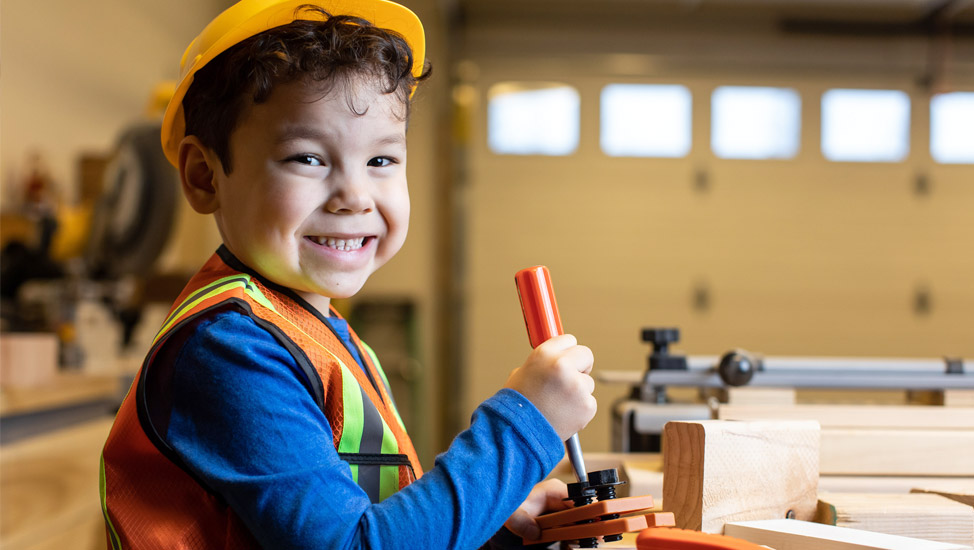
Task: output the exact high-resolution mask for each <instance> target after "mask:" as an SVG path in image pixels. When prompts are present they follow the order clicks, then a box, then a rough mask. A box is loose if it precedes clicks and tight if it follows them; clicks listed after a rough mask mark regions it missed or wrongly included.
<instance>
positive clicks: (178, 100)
mask: <svg viewBox="0 0 974 550" xmlns="http://www.w3.org/2000/svg"><path fill="white" fill-rule="evenodd" d="M306 5H312V6H317V7H320V8H322V9H324V10H325V11H327V12H328V13H330V14H331V15H351V16H354V17H358V18H361V19H365V20H366V21H369V22H371V23H372V24H373V25H375V26H376V27H379V28H383V29H389V30H393V31H396V32H398V33H399V34H401V35H402V36H403V38H405V39H406V43H407V44H409V47H410V48H411V49H412V51H413V74H414V75H415V76H420V75H421V74H422V73H423V64H424V61H425V59H426V37H425V35H424V33H423V24H422V22H420V20H419V17H417V16H416V14H415V13H413V12H412V11H410V10H409V9H408V8H406V7H405V6H401V5H399V4H396V3H395V2H388V1H387V0H241V1H240V2H237V3H236V4H234V5H233V6H230V7H229V8H227V10H226V11H224V12H223V13H221V14H220V15H218V16H216V19H214V20H213V21H210V24H209V25H207V26H206V28H204V29H203V32H201V33H200V34H199V36H197V37H196V38H195V39H194V40H193V41H192V42H191V43H190V44H189V47H188V48H186V52H185V53H183V58H182V60H181V61H180V62H179V84H178V85H177V86H176V91H175V93H174V94H173V96H172V99H171V100H170V101H169V106H168V107H167V108H166V114H165V116H164V117H163V119H162V149H163V151H164V152H165V153H166V158H167V159H169V162H170V163H172V164H173V166H176V165H177V164H178V162H179V142H180V141H182V139H183V137H184V136H185V134H186V118H185V116H184V114H183V97H185V96H186V90H188V89H189V86H190V84H192V83H193V75H194V74H196V71H198V70H200V69H201V68H203V67H204V66H205V65H206V64H207V63H209V62H210V61H211V60H212V59H213V58H214V57H216V56H217V55H219V54H220V53H222V52H224V51H226V50H227V49H229V48H230V47H232V46H233V45H235V44H238V43H240V42H241V41H243V40H246V39H247V38H250V37H251V36H254V35H256V34H259V33H261V32H264V31H266V30H268V29H273V28H275V27H280V26H282V25H287V24H288V23H291V22H293V21H295V20H298V19H304V18H308V19H312V18H314V19H317V18H318V17H319V15H318V14H316V13H314V12H307V14H305V13H303V12H299V11H298V10H297V8H299V7H300V6H306Z"/></svg>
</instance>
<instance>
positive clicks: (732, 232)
mask: <svg viewBox="0 0 974 550" xmlns="http://www.w3.org/2000/svg"><path fill="white" fill-rule="evenodd" d="M403 3H404V4H406V5H407V6H409V7H410V8H412V9H413V10H414V11H416V12H417V14H418V15H419V16H420V18H421V19H422V20H423V22H424V24H425V26H426V30H427V35H428V41H429V50H428V57H429V59H430V60H431V61H432V63H433V68H434V77H433V79H432V80H431V81H429V82H428V83H427V84H425V85H424V86H423V87H422V88H421V89H420V91H419V92H418V93H417V95H416V102H415V106H414V109H413V115H412V120H411V123H410V129H409V149H410V155H409V181H410V188H411V196H412V201H413V213H412V220H411V229H410V235H409V239H408V241H407V243H406V246H405V247H404V248H403V250H402V252H401V253H400V254H399V255H398V256H397V257H396V258H395V259H394V260H393V261H392V262H390V263H389V264H388V265H387V266H386V267H384V268H383V269H381V270H380V271H379V272H378V273H377V274H376V275H375V276H374V277H373V278H372V279H371V280H370V282H369V283H368V284H367V286H366V287H365V289H364V290H363V291H362V292H361V293H360V295H358V296H356V297H355V298H353V299H351V300H346V301H342V303H341V304H340V309H341V310H342V311H343V312H344V313H345V314H346V315H347V316H349V317H350V318H351V319H352V322H353V324H354V326H356V327H357V329H358V331H359V333H360V334H361V335H362V336H363V338H364V339H365V340H366V341H368V342H370V344H372V346H373V347H374V348H376V350H377V351H378V353H379V356H380V358H381V359H382V360H383V364H384V366H385V369H386V371H387V372H388V373H389V375H390V378H391V379H392V384H393V386H394V392H395V393H396V396H397V400H398V402H399V404H400V409H401V412H402V414H403V417H404V418H405V421H406V423H407V424H408V428H409V430H410V433H411V434H412V435H413V438H414V440H415V441H416V444H417V448H418V449H419V452H420V455H421V457H422V460H423V462H424V464H425V465H426V466H427V467H430V466H431V465H432V460H433V457H434V456H435V455H436V453H439V452H441V451H443V450H445V448H446V447H447V445H448V444H449V442H450V440H451V439H452V437H453V436H454V435H455V434H456V433H457V432H458V431H459V430H462V429H463V428H464V427H465V426H466V425H467V423H468V419H469V416H470V413H471V412H472V411H473V409H474V408H475V407H476V405H477V404H478V403H480V402H481V401H482V400H483V399H485V398H487V397H488V396H489V395H491V394H492V393H494V392H495V391H496V390H497V389H499V388H500V387H501V386H502V385H503V383H504V381H505V379H506V377H507V375H508V374H509V372H510V370H511V369H513V368H515V367H517V366H519V365H520V363H521V362H522V361H523V360H524V358H525V357H526V355H527V354H528V352H529V351H530V349H529V345H528V341H527V337H526V335H525V330H524V323H523V320H522V318H521V311H520V307H519V305H518V298H517V295H516V293H515V288H514V284H513V275H514V273H515V272H516V271H517V270H519V269H521V268H524V267H528V266H532V265H536V264H544V265H547V266H548V267H549V268H550V270H551V273H552V278H553V282H554V286H555V289H556V291H557V296H558V300H559V306H560V310H561V315H562V320H563V324H564V326H565V329H566V331H568V332H571V333H573V334H575V335H576V336H577V337H578V338H579V340H580V341H581V342H582V343H585V344H587V345H588V346H590V347H591V348H592V349H593V350H594V352H595V356H596V369H605V370H613V371H632V372H634V373H641V372H643V371H644V370H645V369H646V362H647V361H646V358H647V355H648V353H649V350H650V348H649V346H648V344H647V343H646V342H644V341H642V339H641V333H642V329H643V328H646V327H678V328H679V329H680V331H681V341H680V342H679V343H678V344H676V345H675V346H674V347H676V348H677V349H679V350H680V351H681V352H683V353H686V354H695V355H696V354H700V355H719V354H722V353H724V352H725V351H727V350H731V349H735V348H744V349H747V350H750V351H753V352H757V353H763V354H767V355H769V356H770V355H781V356H811V357H818V356H845V357H888V358H932V359H936V358H942V357H954V358H967V359H968V360H970V359H971V358H972V357H974V2H971V1H969V0H869V1H863V0H600V1H591V0H584V1H583V0H557V1H556V0H517V1H515V0H405V1H404V2H403ZM229 5H230V2H229V1H228V0H168V1H166V2H130V1H124V0H89V1H87V2H69V1H66V0H50V1H47V2H43V3H40V4H39V3H37V2H34V1H31V0H4V1H3V3H2V5H0V23H2V32H0V56H2V74H0V117H2V118H0V136H2V141H0V178H2V189H0V201H2V202H0V207H2V227H0V238H2V258H0V268H2V275H0V286H2V299H3V302H2V330H3V333H2V336H0V342H2V357H0V367H2V394H0V399H2V401H0V414H2V417H0V419H2V424H0V442H2V445H0V456H2V470H0V471H2V475H3V486H2V488H0V495H2V508H0V514H2V530H0V546H2V548H3V549H9V550H15V549H28V548H29V549H41V548H51V549H54V548H80V549H87V548H95V547H99V546H100V545H101V544H102V540H103V539H101V538H99V537H101V535H100V531H99V529H100V526H99V523H98V517H99V513H100V511H99V508H98V503H97V490H98V487H97V464H98V453H99V451H100V446H101V442H102V441H103V439H104V436H105V434H106V433H107V430H108V426H109V425H110V418H111V417H110V414H111V412H112V410H113V407H114V406H115V405H116V404H117V403H118V401H119V400H120V399H121V396H122V395H123V394H124V392H125V391H126V390H127V386H128V384H129V381H130V380H131V377H132V376H133V375H134V373H135V371H136V370H137V369H138V366H139V364H140V362H141V359H142V354H144V352H145V350H146V349H147V347H148V342H149V341H150V340H151V338H152V336H153V334H154V331H155V330H156V329H157V328H158V325H159V324H160V321H161V319H162V318H163V317H164V315H165V313H166V311H167V309H168V306H169V304H170V303H171V301H172V300H173V299H174V297H175V296H176V294H177V293H178V291H179V290H180V288H181V287H182V285H183V284H184V283H185V281H186V280H187V279H188V277H189V276H190V275H191V274H192V273H193V272H194V271H195V270H196V269H197V267H198V266H199V265H200V264H201V263H202V262H203V261H204V260H205V259H206V258H207V257H208V256H209V255H210V254H211V253H212V252H213V251H214V250H215V249H216V247H217V246H218V244H219V236H218V234H217V232H216V228H215V226H214V225H213V223H212V222H211V221H210V220H209V219H208V218H204V217H202V216H199V215H196V214H195V213H193V212H192V211H191V210H190V209H189V208H188V207H187V206H186V205H185V204H184V201H183V199H182V197H181V195H180V194H179V193H178V189H177V184H176V181H175V179H174V178H175V175H174V173H173V172H172V170H171V169H170V167H169V165H168V164H166V163H165V160H164V158H163V157H162V156H161V151H159V147H158V137H157V135H158V124H159V119H160V117H161V112H162V109H163V108H164V105H165V101H166V97H167V91H168V90H169V89H170V88H169V87H168V86H167V84H166V82H167V81H168V80H170V79H173V78H175V76H176V72H177V62H178V59H179V56H180V55H181V54H182V51H183V49H184V48H185V46H186V45H187V44H188V43H189V42H190V40H191V39H192V38H193V37H195V35H196V34H197V33H198V32H199V31H200V30H201V28H202V26H203V25H204V24H205V23H206V22H207V21H208V20H209V19H211V18H212V17H213V16H215V15H216V14H217V13H219V12H220V11H221V10H223V9H225V8H226V7H227V6H229ZM170 86H171V85H170ZM629 391H630V388H629V387H628V386H627V385H625V384H610V383H605V382H600V383H599V385H598V388H597V391H596V396H597V397H598V399H599V403H600V412H599V415H598V416H597V417H596V418H595V420H594V421H593V422H592V423H591V424H590V425H589V427H588V428H586V430H584V431H583V432H582V434H581V440H582V444H583V448H584V449H585V450H586V451H587V452H588V451H608V450H609V449H610V446H611V443H610V432H611V426H610V424H611V422H612V419H611V414H610V411H611V407H612V404H613V402H615V401H617V400H619V399H620V398H622V397H624V396H626V395H627V394H628V393H629ZM914 398H915V396H911V395H908V394H905V393H904V392H872V393H867V392H860V393H856V394H853V396H852V397H849V398H848V399H850V400H852V401H856V402H860V401H877V402H880V401H882V402H893V403H896V402H907V401H909V400H910V399H914ZM810 399H811V398H810Z"/></svg>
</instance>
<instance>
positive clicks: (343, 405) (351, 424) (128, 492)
mask: <svg viewBox="0 0 974 550" xmlns="http://www.w3.org/2000/svg"><path fill="white" fill-rule="evenodd" d="M231 266H234V267H231ZM225 308H235V309H237V310H238V311H242V312H243V313H245V314H247V315H249V316H250V317H251V318H253V319H254V320H255V321H256V322H257V323H258V325H260V326H262V327H263V328H265V329H266V330H268V331H269V332H271V333H272V334H274V335H275V337H276V339H277V340H278V341H280V342H282V345H284V346H285V347H286V348H287V349H288V351H289V352H290V353H291V355H292V356H293V357H294V359H295V360H296V361H297V362H298V365H300V366H301V367H302V368H303V369H304V370H305V372H306V373H307V374H308V378H309V380H311V382H312V387H313V388H314V392H313V393H314V394H315V396H314V397H315V399H316V401H317V402H318V404H319V406H320V407H321V410H322V411H323V412H324V414H325V416H326V417H327V419H328V422H329V424H330V425H331V429H332V432H333V434H334V441H333V443H334V445H335V449H336V450H337V451H338V454H339V457H340V458H342V459H343V460H345V461H346V462H348V463H349V466H350V469H351V473H352V477H353V479H355V481H356V483H358V484H359V485H360V486H361V487H362V488H363V489H364V490H365V491H366V493H367V494H368V495H369V497H370V499H371V500H372V501H373V502H378V501H380V500H382V499H384V498H386V497H388V496H389V495H391V494H393V493H395V492H396V491H398V490H399V489H401V488H403V487H405V486H406V485H408V484H409V483H411V482H412V481H413V480H415V479H416V478H417V477H418V476H419V475H422V470H421V468H420V464H419V460H418V459H417V457H416V451H415V450H414V449H413V445H412V443H411V442H410V440H409V436H408V435H406V429H405V427H404V426H403V423H402V419H401V418H400V417H399V413H398V412H396V409H395V406H394V404H393V401H392V398H391V397H390V392H389V388H388V380H386V378H385V374H384V373H383V372H382V369H381V367H380V366H379V362H378V359H376V357H375V353H374V352H373V351H372V349H371V348H369V347H368V346H367V345H365V344H364V343H363V342H361V341H360V340H359V339H358V337H357V336H356V335H355V334H354V332H353V333H352V340H353V342H354V344H355V345H356V347H357V348H358V351H359V354H360V356H361V357H362V359H363V361H364V363H365V369H364V370H363V369H362V368H359V366H358V364H357V362H356V361H355V359H354V358H353V356H352V355H351V353H350V352H349V351H348V349H346V348H345V346H344V344H342V342H341V340H340V339H339V338H338V337H337V336H336V335H335V334H334V332H332V330H331V327H329V326H328V325H327V323H326V322H324V321H323V320H322V319H319V318H318V317H316V314H315V312H313V311H312V310H311V308H310V306H308V305H307V304H305V303H304V301H303V300H301V299H300V298H298V297H297V296H296V295H294V294H293V293H292V292H289V291H287V290H286V289H283V288H280V287H277V286H276V285H273V284H272V283H268V282H266V281H264V280H262V279H260V278H259V277H258V276H256V275H252V274H250V273H248V272H247V269H246V268H245V267H244V266H243V265H242V264H240V263H239V261H238V260H237V259H236V258H234V257H233V256H232V255H231V254H230V252H229V251H228V250H227V249H226V248H224V247H221V248H220V250H219V251H217V253H216V254H214V255H213V257H211V258H210V260H209V261H208V262H207V263H206V264H205V265H204V266H203V268H202V269H201V270H200V271H199V273H197V274H196V276H194V277H193V279H192V280H190V282H189V284H187V285H186V288H185V289H183V292H182V294H181V295H180V296H179V298H178V299H177V300H176V303H175V305H174V306H173V308H172V310H171V311H170V313H169V317H168V318H167V319H166V321H165V323H164V324H163V327H162V329H161V330H160V331H159V334H158V335H157V336H156V339H155V341H154V342H153V345H152V348H151V349H150V351H149V353H148V355H147V356H146V360H145V362H144V363H143V365H142V368H141V370H140V371H139V374H138V375H137V376H136V378H135V381H134V382H133V384H132V388H131V389H130V390H129V393H128V395H126V397H125V399H124V401H122V405H121V408H120V409H119V411H118V414H117V416H116V418H115V423H114V425H113V426H112V430H111V433H110V434H109V436H108V440H107V442H106V443H105V448H104V450H103V451H102V460H101V503H102V512H103V513H104V516H105V527H106V532H107V536H108V541H109V548H114V549H115V550H139V549H153V550H155V549H159V548H167V549H180V550H195V549H200V550H203V549H206V550H212V549H220V548H222V549H227V550H229V549H234V550H237V549H246V548H258V547H259V546H258V544H257V542H256V540H254V538H253V536H252V535H251V534H250V532H249V531H248V529H247V528H246V527H245V526H244V525H243V523H242V521H241V520H240V518H239V517H238V516H237V515H236V514H235V513H234V512H233V510H231V509H230V508H229V506H228V505H227V504H226V502H225V501H224V500H223V499H222V498H221V497H220V496H219V495H216V494H214V493H213V492H211V491H209V490H208V489H207V488H206V486H205V484H203V483H202V481H201V480H199V479H197V477H196V476H195V474H193V473H191V471H190V470H189V469H188V468H187V467H186V466H185V465H184V464H183V462H182V461H181V459H180V458H179V456H178V455H177V454H176V453H175V451H174V450H173V449H172V448H171V447H170V446H169V445H168V444H167V443H166V442H165V439H164V436H165V434H164V433H160V432H159V431H157V427H158V426H156V425H154V424H153V414H152V409H151V407H150V400H151V399H153V397H152V396H153V395H160V392H161V391H163V390H160V389H159V388H160V387H165V386H166V385H167V376H168V374H169V372H170V367H171V365H170V364H168V362H167V361H164V360H163V361H156V359H157V358H158V357H160V356H161V354H160V352H161V351H162V350H163V349H164V346H165V345H166V343H167V342H170V341H172V342H173V343H174V344H176V343H178V341H179V338H178V335H179V334H180V329H181V328H183V327H186V326H187V325H189V324H191V323H193V322H194V321H197V320H198V319H200V318H201V317H202V316H204V315H207V314H208V313H213V312H216V311H217V310H220V311H222V310H224V309H225ZM332 315H338V314H337V313H336V312H335V311H334V310H332ZM174 336H175V337H177V338H176V339H175V340H173V337H174ZM182 336H183V337H185V331H184V334H183V335H182Z"/></svg>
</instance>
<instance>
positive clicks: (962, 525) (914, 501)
mask: <svg viewBox="0 0 974 550" xmlns="http://www.w3.org/2000/svg"><path fill="white" fill-rule="evenodd" d="M815 521H817V522H819V523H825V524H827V525H837V526H839V527H852V528H854V529H863V530H866V531H875V532H877V533H887V534H889V535H902V536H905V537H916V538H921V539H928V540H935V541H940V542H953V543H957V544H974V508H971V507H970V506H967V505H964V504H961V503H959V502H954V501H953V500H949V499H946V498H943V497H941V496H938V495H933V494H920V493H915V494H909V493H907V494H901V495H897V494H893V495H883V494H875V493H873V494H867V493H824V494H820V495H819V498H818V511H817V514H816V516H815Z"/></svg>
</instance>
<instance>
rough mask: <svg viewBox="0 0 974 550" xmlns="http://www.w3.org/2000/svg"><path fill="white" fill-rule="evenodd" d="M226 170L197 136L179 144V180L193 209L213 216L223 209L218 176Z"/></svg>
mask: <svg viewBox="0 0 974 550" xmlns="http://www.w3.org/2000/svg"><path fill="white" fill-rule="evenodd" d="M222 171H223V167H222V166H221V165H220V161H219V160H218V159H217V157H216V155H215V154H214V153H213V151H212V150H211V149H210V148H209V147H207V146H206V145H203V142H201V141H200V140H199V138H198V137H196V136H192V135H191V136H186V137H185V138H183V141H182V142H180V144H179V179H180V181H181V183H182V189H183V195H185V196H186V200H188V201H189V204H190V206H192V207H193V210H196V211H197V212H199V213H200V214H212V213H213V212H216V210H217V209H218V208H219V207H220V202H219V200H218V199H217V195H216V177H217V174H219V173H222Z"/></svg>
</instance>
